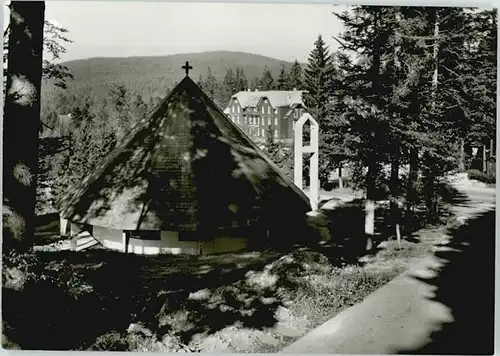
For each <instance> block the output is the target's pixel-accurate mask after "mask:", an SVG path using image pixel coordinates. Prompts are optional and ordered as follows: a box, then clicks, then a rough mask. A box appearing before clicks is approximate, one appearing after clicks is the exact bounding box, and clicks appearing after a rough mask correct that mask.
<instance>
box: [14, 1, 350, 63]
mask: <svg viewBox="0 0 500 356" xmlns="http://www.w3.org/2000/svg"><path fill="white" fill-rule="evenodd" d="M4 9H5V8H4ZM334 9H335V11H339V10H343V9H345V7H338V6H337V7H334V6H333V5H322V4H318V5H305V4H259V3H253V4H250V3H180V2H179V3H176V2H144V1H141V2H139V1H130V2H104V1H100V2H97V1H96V2H94V1H46V12H45V18H46V19H47V20H51V21H56V22H57V23H59V24H60V25H61V26H63V27H65V28H67V29H68V30H69V33H68V37H69V38H70V39H71V40H73V41H74V43H73V44H68V45H67V46H66V47H67V54H66V55H64V57H63V58H62V59H63V60H71V59H80V58H88V57H122V56H149V55H166V54H174V53H189V52H201V51H208V50H230V51H245V52H251V53H257V54H262V55H266V56H270V57H274V58H278V59H282V60H289V61H292V60H295V59H298V60H299V61H305V60H306V59H307V57H308V54H309V52H310V51H311V49H312V46H313V43H314V40H315V39H316V37H317V36H318V34H322V35H323V37H324V39H325V41H326V42H327V43H328V44H329V45H330V46H331V47H332V48H335V43H334V40H332V39H331V36H334V35H337V34H338V33H339V32H340V31H342V25H341V22H340V21H338V20H337V19H336V18H335V16H334V15H333V14H332V11H334ZM6 19H8V11H5V12H4V21H5V20H6ZM4 23H6V22H4Z"/></svg>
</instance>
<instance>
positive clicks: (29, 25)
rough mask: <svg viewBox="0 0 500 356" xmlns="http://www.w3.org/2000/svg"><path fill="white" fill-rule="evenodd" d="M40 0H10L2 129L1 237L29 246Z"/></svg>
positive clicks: (40, 36)
mask: <svg viewBox="0 0 500 356" xmlns="http://www.w3.org/2000/svg"><path fill="white" fill-rule="evenodd" d="M44 12H45V3H44V2H42V1H26V2H25V1H12V2H11V4H10V35H9V55H8V68H7V85H6V98H5V107H4V127H3V129H4V132H3V139H4V144H3V147H4V148H3V179H4V183H3V184H4V185H3V242H4V247H6V246H9V247H13V248H16V249H18V250H27V249H29V248H30V247H31V244H32V238H33V234H34V227H35V220H34V219H35V202H36V180H37V169H38V131H39V127H40V87H41V80H42V47H43V23H44Z"/></svg>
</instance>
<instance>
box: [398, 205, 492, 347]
mask: <svg viewBox="0 0 500 356" xmlns="http://www.w3.org/2000/svg"><path fill="white" fill-rule="evenodd" d="M450 236H451V237H452V239H451V241H450V243H449V244H447V245H446V246H445V248H443V249H442V250H440V251H438V252H436V256H437V257H438V258H439V259H442V260H444V263H445V264H444V266H443V267H442V268H441V269H440V271H438V274H437V276H436V277H434V278H429V279H427V278H421V277H414V278H417V279H418V280H420V281H422V282H424V283H427V284H429V285H432V286H435V287H436V288H437V290H436V292H435V296H434V297H433V298H432V300H433V301H436V302H440V303H442V304H444V305H446V306H447V307H449V308H450V309H451V312H452V315H453V319H454V321H453V322H451V323H448V324H444V325H442V328H441V330H439V331H436V332H434V333H433V334H432V335H431V341H430V342H429V343H428V344H427V345H426V346H424V347H422V348H419V349H414V350H400V353H404V354H441V355H492V354H493V353H494V320H495V308H494V307H495V210H490V211H488V212H486V213H483V214H481V215H479V216H477V217H475V218H471V219H470V220H468V221H467V223H466V224H464V225H462V226H460V227H458V228H456V229H454V230H452V231H451V232H450Z"/></svg>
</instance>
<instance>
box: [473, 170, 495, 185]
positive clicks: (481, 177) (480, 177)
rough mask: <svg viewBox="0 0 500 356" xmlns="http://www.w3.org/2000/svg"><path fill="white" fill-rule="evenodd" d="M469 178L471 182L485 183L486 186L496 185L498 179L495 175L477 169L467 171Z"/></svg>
mask: <svg viewBox="0 0 500 356" xmlns="http://www.w3.org/2000/svg"><path fill="white" fill-rule="evenodd" d="M467 177H468V178H469V179H470V180H477V181H479V182H483V183H486V184H495V183H496V177H495V176H493V175H489V174H487V173H484V172H482V171H480V170H477V169H471V170H468V171H467Z"/></svg>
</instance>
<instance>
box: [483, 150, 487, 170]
mask: <svg viewBox="0 0 500 356" xmlns="http://www.w3.org/2000/svg"><path fill="white" fill-rule="evenodd" d="M487 170H488V167H487V163H486V145H483V172H487Z"/></svg>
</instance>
